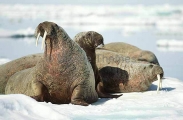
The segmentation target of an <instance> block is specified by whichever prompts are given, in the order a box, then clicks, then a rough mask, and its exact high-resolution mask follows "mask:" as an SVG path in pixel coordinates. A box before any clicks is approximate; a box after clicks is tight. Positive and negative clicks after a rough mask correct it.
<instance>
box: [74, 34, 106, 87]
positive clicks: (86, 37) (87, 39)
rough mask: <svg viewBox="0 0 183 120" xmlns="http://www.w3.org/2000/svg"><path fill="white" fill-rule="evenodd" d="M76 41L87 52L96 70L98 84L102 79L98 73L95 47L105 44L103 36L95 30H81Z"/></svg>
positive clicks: (96, 82)
mask: <svg viewBox="0 0 183 120" xmlns="http://www.w3.org/2000/svg"><path fill="white" fill-rule="evenodd" d="M73 40H74V41H75V42H77V43H78V44H79V46H80V47H81V48H83V50H84V51H85V52H86V56H87V58H88V60H89V61H90V63H91V66H92V68H93V71H94V75H95V84H96V86H97V84H98V83H99V82H100V81H101V80H100V76H99V74H98V68H97V66H96V53H95V49H96V47H98V46H99V45H104V42H103V37H102V35H100V34H99V33H97V32H94V31H88V32H81V33H78V34H77V35H76V36H75V37H74V39H73Z"/></svg>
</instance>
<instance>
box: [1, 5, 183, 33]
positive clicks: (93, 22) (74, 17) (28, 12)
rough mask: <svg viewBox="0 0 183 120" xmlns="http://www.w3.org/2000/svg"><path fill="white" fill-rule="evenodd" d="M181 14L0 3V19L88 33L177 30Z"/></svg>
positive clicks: (160, 8)
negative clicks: (39, 22) (47, 23)
mask: <svg viewBox="0 0 183 120" xmlns="http://www.w3.org/2000/svg"><path fill="white" fill-rule="evenodd" d="M182 12H183V7H182V5H176V6H175V5H155V6H144V5H113V6H111V5H98V6H96V5H85V6H84V5H62V4H58V5H52V4H42V5H35V4H14V5H8V4H0V16H1V17H3V18H6V19H7V21H9V22H12V21H13V22H17V23H21V22H24V21H25V20H32V21H35V20H48V21H53V22H56V23H57V24H59V25H62V26H64V27H65V26H70V27H72V28H73V26H74V28H76V29H82V30H91V28H92V27H93V26H94V28H95V30H101V31H102V30H106V27H107V28H108V29H111V27H118V28H121V27H123V26H142V29H143V27H144V26H153V27H157V28H160V27H167V26H170V28H171V27H172V26H176V27H178V26H182V24H183V16H182ZM90 27H91V28H90ZM130 30H131V29H130ZM28 32H31V33H32V30H30V31H28ZM24 34H27V33H24Z"/></svg>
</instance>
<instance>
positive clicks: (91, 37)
mask: <svg viewBox="0 0 183 120" xmlns="http://www.w3.org/2000/svg"><path fill="white" fill-rule="evenodd" d="M74 41H76V42H77V43H79V44H80V46H82V47H84V46H87V47H89V48H91V49H95V48H96V47H98V46H99V45H102V46H104V40H103V37H102V35H101V34H99V33H97V32H95V31H88V32H80V33H78V34H77V35H76V36H75V37H74Z"/></svg>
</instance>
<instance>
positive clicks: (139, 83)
mask: <svg viewBox="0 0 183 120" xmlns="http://www.w3.org/2000/svg"><path fill="white" fill-rule="evenodd" d="M96 54H97V60H96V63H97V66H98V68H99V73H100V75H101V77H102V82H103V87H104V90H105V91H106V92H111V93H113V92H141V91H146V90H148V88H149V87H150V85H151V83H152V82H153V81H155V80H157V75H160V76H161V78H162V76H163V69H162V68H161V67H160V66H159V65H155V64H152V63H149V62H142V61H135V60H132V59H130V58H127V57H124V56H123V54H120V53H117V52H112V51H109V50H104V49H98V50H97V51H96Z"/></svg>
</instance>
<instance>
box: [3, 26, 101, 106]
mask: <svg viewBox="0 0 183 120" xmlns="http://www.w3.org/2000/svg"><path fill="white" fill-rule="evenodd" d="M46 32H47V34H46ZM39 33H40V36H41V37H43V38H44V36H45V37H46V39H45V51H44V56H43V58H41V60H40V61H39V62H38V63H37V64H36V66H35V67H32V68H29V69H26V70H23V71H20V72H17V73H15V74H14V75H13V76H12V77H10V79H9V80H8V83H7V85H6V88H5V93H6V94H12V93H22V94H25V95H28V96H31V97H33V98H35V99H36V100H38V101H46V102H51V103H54V104H67V103H72V104H75V105H84V106H86V105H88V104H91V103H93V102H95V101H97V100H98V95H97V92H96V90H95V81H94V73H93V70H92V67H91V65H90V63H89V62H88V60H87V56H86V53H85V52H84V50H82V48H81V47H79V46H78V44H77V43H75V42H74V41H72V40H71V39H70V37H69V36H68V35H67V33H66V32H65V31H64V29H63V28H61V27H59V26H58V25H57V24H55V23H52V22H43V23H40V24H39V25H38V27H37V29H36V32H35V35H36V36H37V35H39ZM43 41H44V40H43Z"/></svg>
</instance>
